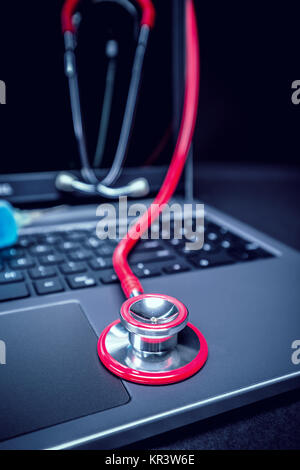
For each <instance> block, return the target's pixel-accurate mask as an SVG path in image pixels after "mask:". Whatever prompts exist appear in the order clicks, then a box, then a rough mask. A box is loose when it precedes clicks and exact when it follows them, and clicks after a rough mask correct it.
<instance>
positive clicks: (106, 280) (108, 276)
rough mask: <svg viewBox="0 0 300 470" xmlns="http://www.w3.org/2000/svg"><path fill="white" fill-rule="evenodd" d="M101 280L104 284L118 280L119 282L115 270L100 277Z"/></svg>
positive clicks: (114, 282)
mask: <svg viewBox="0 0 300 470" xmlns="http://www.w3.org/2000/svg"><path fill="white" fill-rule="evenodd" d="M100 280H101V282H103V284H116V283H117V282H119V279H118V276H117V275H116V273H115V272H114V271H111V272H109V273H106V274H103V275H102V276H101V277H100Z"/></svg>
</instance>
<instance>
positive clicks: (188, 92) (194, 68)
mask: <svg viewBox="0 0 300 470" xmlns="http://www.w3.org/2000/svg"><path fill="white" fill-rule="evenodd" d="M139 3H140V2H139ZM185 30H186V59H185V60H186V77H185V97H184V106H183V114H182V120H181V126H180V132H179V135H178V139H177V143H176V147H175V151H174V154H173V157H172V161H171V164H170V167H169V169H168V172H167V175H166V177H165V179H164V181H163V184H162V186H161V189H160V191H159V193H158V195H157V196H156V198H155V199H154V201H153V203H152V204H151V206H150V207H149V209H148V210H147V212H145V214H143V215H142V216H141V217H140V218H139V219H138V221H137V222H136V223H135V224H134V225H133V226H132V227H131V228H130V230H129V231H128V233H127V235H126V236H125V237H124V238H123V239H122V240H121V241H120V243H119V244H118V245H117V247H116V249H115V251H114V254H113V265H114V269H115V272H116V274H117V276H118V278H119V279H120V282H121V286H122V289H123V291H124V293H125V295H126V297H130V296H131V294H132V292H133V291H138V292H140V293H143V288H142V285H141V283H140V281H139V279H138V278H137V277H136V276H135V275H134V274H133V272H132V270H131V269H130V266H129V264H128V261H127V257H128V254H129V253H130V251H131V250H132V248H133V247H134V245H135V244H136V243H137V241H138V240H139V239H140V237H141V236H142V234H143V233H144V232H146V230H147V229H148V228H149V227H150V226H151V224H152V223H153V222H154V221H155V219H157V217H158V216H159V214H160V213H161V212H162V211H163V209H164V205H165V204H167V203H168V201H169V200H170V198H171V197H172V196H173V194H174V191H175V189H176V187H177V185H178V182H179V179H180V177H181V174H182V171H183V168H184V165H185V162H186V159H187V157H188V154H189V150H190V146H191V143H192V139H193V134H194V129H195V124H196V118H197V108H198V97H199V81H200V60H199V40H198V29H197V20H196V13H195V8H194V3H193V0H186V18H185Z"/></svg>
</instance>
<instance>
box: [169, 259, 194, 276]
mask: <svg viewBox="0 0 300 470" xmlns="http://www.w3.org/2000/svg"><path fill="white" fill-rule="evenodd" d="M190 269H191V268H190V266H188V265H187V264H186V263H183V262H182V261H179V262H176V263H172V264H168V265H167V266H165V267H164V271H165V273H167V274H176V273H182V272H185V271H189V270H190Z"/></svg>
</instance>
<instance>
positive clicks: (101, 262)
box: [89, 256, 113, 271]
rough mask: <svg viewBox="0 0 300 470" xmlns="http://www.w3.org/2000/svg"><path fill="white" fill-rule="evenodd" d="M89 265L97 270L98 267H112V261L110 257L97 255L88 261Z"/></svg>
mask: <svg viewBox="0 0 300 470" xmlns="http://www.w3.org/2000/svg"><path fill="white" fill-rule="evenodd" d="M89 265H90V267H91V268H92V269H94V270H96V271H97V270H98V269H107V268H112V265H113V263H112V259H111V258H102V257H100V256H99V257H98V258H96V259H93V260H92V261H90V262H89Z"/></svg>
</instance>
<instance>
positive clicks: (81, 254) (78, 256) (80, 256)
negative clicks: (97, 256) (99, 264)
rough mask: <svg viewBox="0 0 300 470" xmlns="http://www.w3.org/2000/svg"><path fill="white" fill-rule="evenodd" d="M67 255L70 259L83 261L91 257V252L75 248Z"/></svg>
mask: <svg viewBox="0 0 300 470" xmlns="http://www.w3.org/2000/svg"><path fill="white" fill-rule="evenodd" d="M68 256H69V258H70V260H71V261H85V260H87V259H90V258H92V256H93V254H92V253H91V252H90V251H87V250H85V249H84V248H82V249H81V250H77V251H75V252H74V253H70V254H69V255H68Z"/></svg>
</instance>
